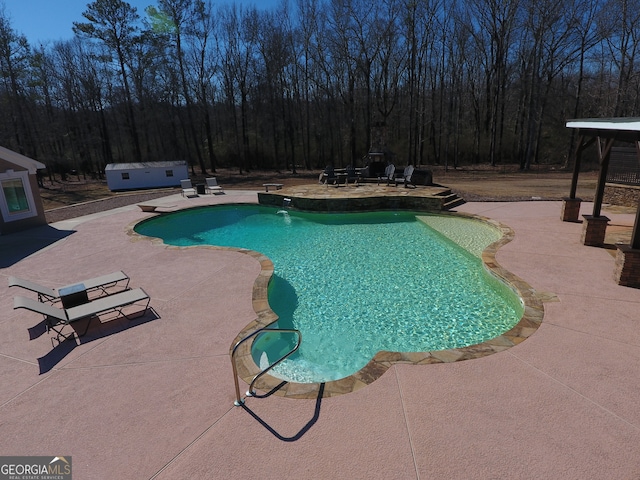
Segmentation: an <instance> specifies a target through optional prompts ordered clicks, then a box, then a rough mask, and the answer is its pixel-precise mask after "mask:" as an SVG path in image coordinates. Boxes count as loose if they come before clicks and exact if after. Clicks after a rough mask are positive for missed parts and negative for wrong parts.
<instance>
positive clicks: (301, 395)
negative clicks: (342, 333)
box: [127, 204, 557, 399]
mask: <svg viewBox="0 0 640 480" xmlns="http://www.w3.org/2000/svg"><path fill="white" fill-rule="evenodd" d="M226 205H227V206H229V205H234V204H226ZM242 205H246V204H242ZM193 208H203V207H193ZM419 213H424V214H431V215H446V216H456V217H463V218H469V219H472V220H476V221H480V222H483V223H485V224H487V225H489V226H491V227H493V228H496V229H498V230H499V231H500V232H501V233H502V236H501V238H500V239H499V240H497V241H495V242H493V243H492V244H490V245H489V246H487V247H486V248H485V249H484V251H483V252H482V256H481V259H482V262H483V264H484V266H485V268H486V269H487V271H488V272H489V273H491V274H492V275H493V276H495V277H496V278H498V279H499V280H501V281H502V282H503V283H505V284H506V285H507V286H508V287H509V288H511V289H512V290H513V291H514V292H515V293H516V295H518V296H519V297H520V298H521V299H522V302H523V306H524V312H523V315H522V317H521V319H520V320H519V321H518V323H517V324H516V325H515V326H513V327H512V328H511V329H510V330H508V331H506V332H505V333H503V334H502V335H499V336H497V337H495V338H493V339H491V340H487V341H485V342H482V343H479V344H475V345H469V346H467V347H461V348H452V349H447V350H437V351H429V352H390V351H380V352H378V353H377V354H376V355H375V356H374V357H373V358H372V359H371V360H370V361H369V363H368V364H367V365H365V366H364V367H363V368H362V369H360V370H359V371H358V372H355V373H354V374H353V375H350V376H348V377H345V378H342V379H340V380H334V381H330V382H324V383H304V384H302V383H295V382H284V381H283V380H282V379H280V378H277V377H274V376H271V375H269V374H265V375H263V376H262V377H261V378H260V379H259V380H258V381H257V382H256V385H255V388H256V389H258V390H260V391H262V392H267V393H268V394H274V395H278V396H283V397H287V398H295V399H317V398H318V396H319V394H320V391H321V389H322V396H323V397H333V396H337V395H343V394H346V393H351V392H354V391H357V390H359V389H361V388H363V387H365V386H367V385H369V384H371V383H373V382H374V381H376V380H377V379H378V378H380V377H381V376H382V375H383V374H384V373H385V372H386V371H387V370H388V369H389V368H390V367H391V366H392V365H393V364H396V363H403V364H412V365H427V364H438V363H452V362H459V361H463V360H472V359H476V358H482V357H485V356H488V355H492V354H494V353H499V352H502V351H504V350H507V349H509V348H511V347H514V346H516V345H518V344H520V343H522V342H523V341H524V340H526V339H527V338H529V337H530V336H531V335H533V333H535V332H536V330H537V329H538V327H539V326H540V325H541V323H542V320H543V317H544V305H543V304H544V302H550V301H557V297H556V296H555V295H554V294H552V293H544V292H537V291H536V290H535V289H533V288H532V287H531V286H530V285H529V284H528V283H527V282H525V281H524V280H523V279H521V278H520V277H518V276H517V275H515V274H513V273H511V272H509V271H508V270H506V269H505V268H503V267H502V266H501V265H500V264H499V263H498V261H497V260H496V254H497V252H498V250H499V249H500V248H501V247H503V246H504V245H506V244H507V243H509V242H511V241H512V240H513V238H514V236H515V232H514V231H513V229H511V228H510V227H509V226H507V225H505V224H502V223H500V222H497V221H495V220H492V219H490V218H487V217H483V216H480V215H475V214H467V213H460V212H445V211H438V212H433V211H431V212H419ZM142 222H144V220H143V221H142ZM142 222H140V221H136V222H134V223H132V224H130V225H129V226H128V227H127V233H128V234H129V235H131V236H132V237H137V238H139V239H146V240H150V241H151V242H152V243H155V244H162V245H164V246H165V247H167V248H175V249H190V248H207V249H212V250H228V251H235V252H239V253H243V254H246V255H249V256H251V257H253V258H255V259H256V260H257V261H258V262H259V263H260V267H261V270H260V273H259V274H258V277H257V278H256V280H255V282H254V285H253V293H252V305H253V310H254V311H255V313H256V315H257V318H256V319H255V320H253V321H252V322H250V323H249V324H248V325H247V326H246V327H245V328H244V329H242V330H241V331H240V333H239V334H238V335H237V336H236V338H235V339H234V341H233V342H232V344H231V346H230V349H229V354H230V355H231V353H232V352H233V350H234V348H235V347H236V345H237V344H238V342H240V341H241V340H242V339H243V338H245V337H247V336H248V335H250V334H252V333H253V332H255V331H256V330H259V329H261V328H265V327H267V326H269V325H271V324H273V323H274V322H275V321H277V320H278V316H277V315H276V313H275V312H274V311H273V310H271V307H270V306H269V301H268V287H269V283H270V281H271V278H272V276H273V273H274V265H273V262H272V261H271V259H269V258H268V257H267V256H265V255H263V254H261V253H259V252H256V251H253V250H248V249H243V248H233V247H218V246H193V247H177V246H167V245H165V244H164V243H163V241H162V240H161V239H159V238H151V237H146V236H142V235H139V234H137V233H136V232H135V231H134V228H135V226H136V225H138V224H140V223H142ZM251 344H252V342H250V341H247V342H244V343H243V344H241V345H239V346H238V348H237V350H236V353H235V362H236V368H237V371H238V375H239V377H240V378H241V379H242V380H243V381H244V382H245V383H246V384H247V385H250V384H251V382H252V381H253V379H254V377H255V376H256V375H258V374H259V373H260V372H261V369H260V367H259V366H258V365H256V363H255V362H254V360H253V357H252V355H251ZM258 395H260V394H258Z"/></svg>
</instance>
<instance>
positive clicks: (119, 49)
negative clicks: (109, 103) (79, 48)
mask: <svg viewBox="0 0 640 480" xmlns="http://www.w3.org/2000/svg"><path fill="white" fill-rule="evenodd" d="M82 16H83V17H85V18H86V19H87V20H88V22H87V23H81V22H74V24H73V31H74V32H75V33H76V34H77V35H84V36H86V37H88V38H93V39H97V40H100V41H101V42H103V43H104V44H105V45H106V46H107V48H109V49H110V50H111V51H112V52H114V53H115V54H116V59H117V68H118V69H119V72H120V77H121V79H122V86H123V88H124V94H125V100H126V105H127V113H128V116H127V120H128V124H129V125H128V126H129V129H130V131H131V140H132V141H133V150H134V155H135V157H136V158H137V159H142V153H141V150H140V140H139V138H138V130H137V128H136V119H135V115H134V110H133V100H132V98H131V89H130V88H129V75H128V72H127V68H126V64H127V55H128V53H129V50H130V48H131V47H132V45H133V43H134V42H135V41H136V35H137V33H138V26H137V25H136V24H137V22H138V20H139V18H140V17H139V16H138V14H137V10H136V8H135V7H132V6H131V5H130V4H128V3H126V2H123V1H122V0H96V1H94V2H92V3H90V4H88V5H87V10H85V11H84V12H83V13H82Z"/></svg>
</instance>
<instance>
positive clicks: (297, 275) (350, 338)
mask: <svg viewBox="0 0 640 480" xmlns="http://www.w3.org/2000/svg"><path fill="white" fill-rule="evenodd" d="M135 230H136V232H137V233H139V234H142V235H147V236H152V237H159V238H162V239H163V240H164V242H165V243H167V244H170V245H178V246H192V245H217V246H229V247H240V248H246V249H250V250H255V251H259V252H261V253H263V254H265V255H266V256H268V257H269V258H270V259H271V260H272V261H273V263H274V268H275V270H274V276H273V278H272V281H271V283H270V286H269V304H270V306H271V308H272V309H273V310H274V312H275V313H276V314H277V315H278V316H279V320H278V322H277V326H279V327H281V328H296V329H299V330H300V331H301V332H302V339H303V341H302V344H301V346H300V349H299V351H298V352H296V354H294V356H292V357H291V358H290V359H288V360H286V361H285V362H283V363H282V364H281V365H279V366H278V367H276V369H274V370H273V371H272V373H273V375H274V376H277V377H279V378H282V379H285V380H289V381H294V382H299V383H315V382H325V381H331V380H337V379H340V378H343V377H346V376H348V375H351V374H352V373H354V372H356V371H358V370H359V369H360V368H362V367H363V366H364V365H366V364H367V362H368V361H369V360H370V359H371V358H372V357H373V356H374V355H375V354H376V353H377V352H378V351H381V350H387V351H395V352H414V351H415V352H421V351H432V350H444V349H450V348H458V347H463V346H467V345H473V344H477V343H480V342H483V341H486V340H488V339H491V338H494V337H496V336H498V335H500V334H502V333H504V332H505V331H507V330H509V329H510V328H511V327H512V326H513V325H515V324H516V323H517V322H518V320H519V319H520V318H521V316H522V313H523V306H522V301H521V299H520V298H519V297H518V296H517V295H516V294H515V293H514V292H513V290H511V289H510V288H509V287H507V286H506V285H505V284H503V283H502V282H500V281H498V280H496V279H495V278H494V277H493V276H492V275H490V274H489V273H488V272H487V270H486V269H485V268H484V266H483V264H482V262H481V260H480V258H479V254H480V252H481V251H482V250H483V249H484V248H485V247H486V246H487V245H489V244H491V243H492V242H494V241H495V240H496V239H497V238H499V237H500V235H501V234H500V233H499V232H498V231H496V230H495V229H493V228H491V227H489V226H487V225H484V224H482V223H480V222H476V221H473V220H470V219H467V218H456V217H453V216H441V215H427V214H423V213H415V212H365V213H336V214H324V213H302V212H295V211H290V212H284V211H279V209H276V208H272V207H264V206H257V205H241V206H238V205H234V206H216V207H207V208H198V209H192V210H186V211H182V212H177V213H173V214H170V215H162V216H159V217H155V218H153V219H150V220H148V221H145V222H143V223H141V224H138V225H137V226H136V227H135ZM451 238H453V239H454V240H455V241H452V240H450V239H451ZM456 242H457V243H456ZM460 244H462V245H463V246H461V245H460ZM292 341H293V338H291V337H290V336H289V337H287V336H285V335H282V336H280V334H277V333H269V334H265V335H262V336H260V337H259V338H258V339H257V340H256V342H255V343H254V347H253V356H254V360H255V362H256V363H257V364H258V365H261V366H266V365H268V364H269V363H270V362H272V361H273V360H274V359H276V358H279V356H280V353H281V352H283V351H286V350H287V349H288V348H289V346H290V345H291V342H292Z"/></svg>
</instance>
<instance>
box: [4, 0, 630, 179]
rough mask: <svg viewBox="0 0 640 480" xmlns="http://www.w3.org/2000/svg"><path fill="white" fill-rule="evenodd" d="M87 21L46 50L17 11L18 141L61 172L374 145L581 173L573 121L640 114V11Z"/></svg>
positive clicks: (9, 70)
mask: <svg viewBox="0 0 640 480" xmlns="http://www.w3.org/2000/svg"><path fill="white" fill-rule="evenodd" d="M83 17H84V18H85V21H84V22H78V23H76V24H74V26H73V28H74V32H75V34H76V35H75V37H74V38H73V39H72V40H68V41H57V42H51V43H48V44H45V45H29V43H28V42H27V39H26V38H25V37H24V36H23V35H22V34H20V32H17V31H15V30H14V29H13V28H12V25H11V19H10V18H9V16H8V15H7V14H6V12H5V9H4V8H3V7H2V4H0V72H1V83H0V111H1V112H2V115H0V144H1V145H3V146H5V147H7V148H10V149H12V150H15V151H17V152H20V153H22V154H24V155H28V156H30V157H32V158H34V159H37V160H39V161H41V162H43V163H46V164H47V165H48V166H49V167H50V168H55V169H56V170H58V171H64V170H71V169H73V170H77V171H79V172H85V173H94V174H96V173H98V172H103V171H104V167H105V165H106V164H107V163H114V162H136V161H156V160H187V161H188V162H189V164H190V165H191V166H192V167H191V168H192V169H194V171H195V169H196V168H197V169H198V170H200V171H201V172H205V171H215V169H216V166H218V165H221V166H226V167H233V168H237V169H238V170H239V171H240V173H242V172H243V171H247V170H251V169H277V170H289V171H293V172H295V169H296V168H318V167H323V166H324V165H326V164H330V163H333V164H334V165H336V166H345V165H347V164H349V163H352V162H353V163H354V164H355V165H356V166H359V165H360V164H361V163H362V158H363V157H364V156H365V155H366V154H367V152H368V151H369V149H370V146H371V145H372V143H374V144H382V145H377V148H382V146H384V147H385V148H386V149H388V150H389V151H390V152H393V154H394V155H395V157H394V161H395V162H396V163H397V164H399V165H403V164H415V165H418V164H423V165H424V164H427V165H428V164H440V165H444V164H446V165H448V166H452V167H454V166H457V165H462V164H472V163H480V162H487V163H490V164H492V165H498V164H502V163H518V164H519V165H520V167H521V168H522V169H523V170H527V169H529V168H530V167H531V165H532V164H533V163H537V162H540V163H558V164H562V163H564V162H566V161H567V158H568V156H569V152H570V149H571V142H572V139H571V135H572V132H571V131H569V130H568V129H566V128H565V122H566V120H567V119H570V118H586V117H606V116H633V115H635V114H637V111H638V101H639V98H640V96H639V93H640V76H638V75H637V72H636V71H635V59H636V55H638V47H639V46H640V44H639V38H638V32H640V0H610V1H607V0H537V1H535V2H533V1H528V0H527V1H525V0H511V1H508V2H505V1H502V0H450V1H446V2H445V1H442V0H378V1H375V2H371V1H368V0H290V1H289V2H286V1H283V2H282V3H281V4H280V6H279V7H278V8H276V9H271V10H260V9H256V8H241V7H239V6H237V5H235V4H233V3H229V4H228V5H224V6H222V7H214V6H213V5H212V4H211V3H210V2H208V1H202V0H157V6H155V7H149V8H147V10H146V11H145V12H138V11H137V10H136V9H135V8H134V7H132V6H131V5H130V4H128V3H127V2H124V1H122V0H96V1H94V2H92V3H89V4H88V5H87V6H86V9H85V11H84V12H83ZM372 135H375V136H376V138H377V137H378V136H381V137H382V140H379V139H377V140H376V139H374V142H372ZM98 174H99V173H98Z"/></svg>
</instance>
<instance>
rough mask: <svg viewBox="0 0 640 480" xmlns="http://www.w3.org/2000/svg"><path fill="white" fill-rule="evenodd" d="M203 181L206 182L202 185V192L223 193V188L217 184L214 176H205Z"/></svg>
mask: <svg viewBox="0 0 640 480" xmlns="http://www.w3.org/2000/svg"><path fill="white" fill-rule="evenodd" d="M205 182H207V183H206V184H205V186H204V193H217V192H220V193H224V190H223V188H222V187H221V186H220V185H218V180H216V177H211V178H206V179H205Z"/></svg>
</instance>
